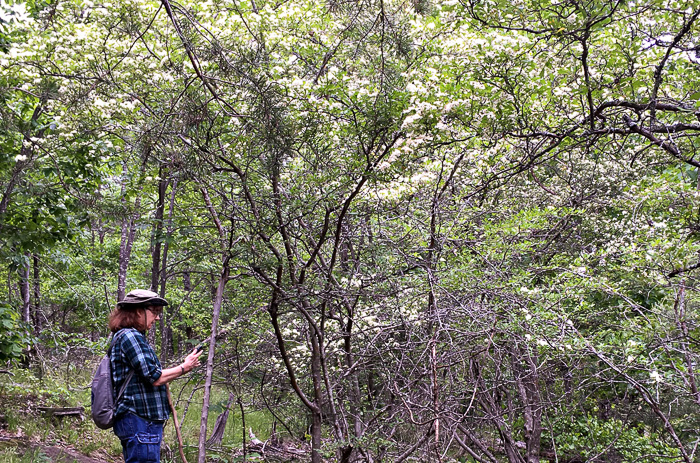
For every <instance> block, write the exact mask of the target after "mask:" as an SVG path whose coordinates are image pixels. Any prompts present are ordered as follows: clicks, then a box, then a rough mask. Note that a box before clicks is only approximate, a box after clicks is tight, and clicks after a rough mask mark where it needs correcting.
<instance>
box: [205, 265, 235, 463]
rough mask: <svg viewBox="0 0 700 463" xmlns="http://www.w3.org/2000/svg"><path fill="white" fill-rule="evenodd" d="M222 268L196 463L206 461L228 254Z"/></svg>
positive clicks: (215, 307)
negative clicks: (215, 356)
mask: <svg viewBox="0 0 700 463" xmlns="http://www.w3.org/2000/svg"><path fill="white" fill-rule="evenodd" d="M222 267H223V269H222V272H221V276H220V277H219V284H218V285H217V287H216V298H215V299H214V310H213V314H212V320H211V337H210V339H209V355H208V357H207V372H206V376H205V380H204V399H203V400H202V421H201V423H200V426H199V456H198V459H197V462H198V463H204V462H205V461H206V443H207V419H208V418H209V400H210V397H211V377H212V374H213V372H214V351H215V349H216V332H217V328H218V325H219V315H220V313H221V305H222V304H223V301H224V289H225V288H226V283H227V282H228V276H229V271H230V262H229V256H228V255H227V256H226V257H224V259H223V265H222Z"/></svg>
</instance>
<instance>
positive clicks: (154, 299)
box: [117, 289, 168, 309]
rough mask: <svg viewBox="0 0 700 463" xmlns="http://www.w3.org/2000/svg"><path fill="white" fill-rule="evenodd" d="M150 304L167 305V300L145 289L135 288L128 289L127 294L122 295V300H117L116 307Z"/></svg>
mask: <svg viewBox="0 0 700 463" xmlns="http://www.w3.org/2000/svg"><path fill="white" fill-rule="evenodd" d="M152 305H160V306H164V305H168V301H166V300H165V299H163V298H162V297H160V296H159V295H158V293H154V292H153V291H148V290H146V289H135V290H133V291H129V294H127V295H126V297H124V300H122V301H119V302H117V307H119V308H120V309H138V308H139V307H148V306H152Z"/></svg>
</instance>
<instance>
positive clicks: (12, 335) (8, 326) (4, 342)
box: [0, 304, 29, 362]
mask: <svg viewBox="0 0 700 463" xmlns="http://www.w3.org/2000/svg"><path fill="white" fill-rule="evenodd" d="M28 342H29V337H28V333H27V327H24V326H22V324H21V323H20V320H19V314H18V313H17V311H16V310H14V309H13V308H12V307H10V306H8V305H6V304H0V361H2V362H7V361H13V360H18V359H19V358H20V357H21V356H22V350H23V349H25V348H26V347H27V345H28Z"/></svg>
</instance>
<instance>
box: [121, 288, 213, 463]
mask: <svg viewBox="0 0 700 463" xmlns="http://www.w3.org/2000/svg"><path fill="white" fill-rule="evenodd" d="M166 305H168V303H167V302H166V300H165V299H163V298H161V297H159V296H158V294H156V293H154V292H152V291H146V290H143V289H136V290H134V291H131V292H130V293H129V294H127V295H126V297H125V298H124V300H123V301H119V302H118V303H117V308H116V309H114V311H113V312H112V313H111V314H110V316H109V329H110V330H111V331H112V333H113V342H112V348H111V352H110V362H111V367H112V385H113V390H115V391H119V390H121V387H122V385H123V384H124V383H125V382H126V381H127V380H128V382H127V385H126V388H125V389H124V393H123V395H122V396H121V398H120V399H119V401H118V403H117V404H116V410H115V414H114V416H115V418H114V434H116V435H117V437H118V438H119V440H121V443H122V451H123V453H124V461H125V463H132V462H134V463H136V462H138V463H145V462H149V463H150V462H156V463H158V462H159V461H160V443H161V441H162V439H163V424H164V423H165V420H167V419H168V416H169V415H170V407H169V404H168V394H167V389H166V386H165V385H166V384H167V383H169V382H170V381H172V380H174V379H175V378H178V377H180V376H182V375H184V374H185V373H187V372H189V371H191V370H192V369H194V368H196V367H198V366H199V354H198V352H197V351H196V350H194V351H192V352H191V353H190V354H189V355H188V356H187V358H185V361H184V362H183V363H182V364H180V365H178V366H175V367H172V368H166V369H165V370H164V369H162V367H161V365H160V361H159V360H158V357H157V356H156V353H155V351H154V350H153V348H152V347H151V346H150V345H149V344H148V340H147V339H146V336H145V334H144V333H145V332H146V330H148V329H150V328H151V326H152V325H153V323H154V322H155V321H156V320H158V319H159V318H160V314H161V312H162V311H163V307H164V306H166ZM131 372H133V373H131Z"/></svg>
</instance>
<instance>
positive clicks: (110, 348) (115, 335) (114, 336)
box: [107, 330, 134, 404]
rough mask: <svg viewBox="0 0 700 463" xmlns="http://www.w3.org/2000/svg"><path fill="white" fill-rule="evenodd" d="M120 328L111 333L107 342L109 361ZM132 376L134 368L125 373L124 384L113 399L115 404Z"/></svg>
mask: <svg viewBox="0 0 700 463" xmlns="http://www.w3.org/2000/svg"><path fill="white" fill-rule="evenodd" d="M121 331H122V330H119V331H117V332H116V333H115V334H114V335H112V341H111V342H110V343H109V349H107V355H109V357H110V361H111V358H112V347H113V346H114V341H115V340H116V339H117V337H118V336H119V333H120V332H121ZM133 377H134V370H131V371H130V372H129V374H128V375H126V379H125V380H124V384H122V387H120V388H119V393H118V394H117V399H116V400H115V401H114V403H115V404H116V403H117V402H119V399H121V398H122V395H124V391H125V390H126V386H128V385H129V381H131V378H133Z"/></svg>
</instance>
